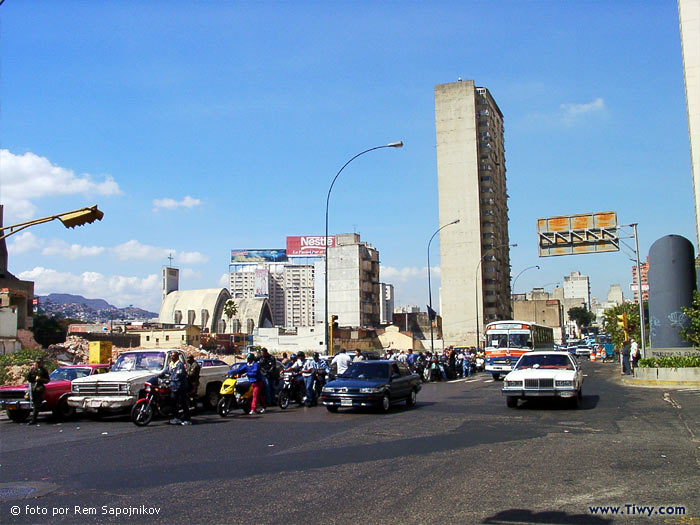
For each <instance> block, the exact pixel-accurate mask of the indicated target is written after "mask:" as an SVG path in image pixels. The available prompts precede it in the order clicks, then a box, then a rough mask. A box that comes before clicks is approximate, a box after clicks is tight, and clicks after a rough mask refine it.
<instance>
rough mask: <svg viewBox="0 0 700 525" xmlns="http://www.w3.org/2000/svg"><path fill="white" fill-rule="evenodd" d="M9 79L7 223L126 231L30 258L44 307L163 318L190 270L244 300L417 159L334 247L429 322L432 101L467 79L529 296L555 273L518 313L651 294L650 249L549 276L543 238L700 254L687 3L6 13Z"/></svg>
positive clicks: (4, 132)
mask: <svg viewBox="0 0 700 525" xmlns="http://www.w3.org/2000/svg"><path fill="white" fill-rule="evenodd" d="M0 73H1V77H0V100H1V103H2V107H1V113H0V148H1V149H2V156H1V157H0V201H2V203H3V204H5V224H6V225H9V224H13V223H17V222H21V221H24V220H29V219H31V218H37V217H43V216H46V215H52V214H55V213H60V212H63V211H68V210H71V209H74V208H78V207H81V206H86V205H91V204H98V205H99V207H100V209H102V210H104V212H105V217H104V219H103V220H102V221H101V222H99V223H95V224H93V225H88V226H84V227H81V228H77V229H74V230H67V229H65V228H63V226H62V225H61V224H60V223H58V222H52V223H48V224H44V225H40V226H36V227H33V228H31V229H29V230H26V231H25V232H23V233H19V234H16V235H14V236H13V237H10V238H9V239H8V249H9V256H10V271H12V272H13V273H14V274H15V275H18V276H20V277H22V278H25V279H31V280H34V281H35V282H36V292H37V293H38V294H42V295H43V294H47V293H50V292H64V293H77V294H81V295H85V296H87V297H102V298H104V299H107V300H108V301H110V302H111V303H113V304H115V305H117V306H126V305H129V304H133V305H135V306H140V307H143V308H148V309H152V310H155V311H157V310H158V308H159V304H160V277H159V275H160V268H161V266H162V265H163V264H167V256H168V254H169V253H172V254H173V256H174V258H175V259H174V265H176V266H178V267H180V268H181V288H208V287H217V286H223V285H225V284H226V281H225V279H222V276H224V274H226V273H227V271H228V261H229V254H230V250H231V249H233V248H284V245H285V238H286V236H287V235H318V234H322V233H323V226H324V206H325V198H326V193H327V191H328V186H329V184H330V181H331V180H332V178H333V176H334V175H335V173H336V172H337V170H338V169H339V168H340V167H341V166H342V165H343V164H344V163H345V162H346V161H347V160H348V159H349V158H350V157H352V156H353V155H355V154H356V153H358V152H360V151H362V150H364V149H366V148H370V147H373V146H377V145H382V144H386V143H388V142H392V141H395V140H403V141H404V143H405V147H404V148H403V149H401V150H393V149H384V150H379V151H376V152H372V153H369V154H367V155H364V156H363V157H361V158H359V159H357V160H356V161H354V162H353V163H352V164H351V165H350V166H348V168H347V169H346V170H345V171H344V172H343V175H342V176H341V178H340V179H339V180H338V182H337V184H336V186H335V187H334V189H333V195H332V198H331V216H330V230H331V233H342V232H351V231H357V232H360V234H361V235H362V239H363V240H366V241H368V242H370V243H371V244H372V245H374V246H375V247H376V248H378V249H379V252H380V258H381V262H382V280H383V281H386V282H391V283H393V284H394V285H395V287H396V295H397V303H398V304H420V305H422V306H423V307H424V305H425V304H426V303H427V283H426V273H427V272H426V264H427V261H426V246H427V241H428V239H429V238H430V236H431V235H432V233H433V232H434V231H435V230H436V229H437V228H438V226H439V224H438V211H437V209H438V208H437V173H436V155H435V122H434V116H435V113H434V95H433V89H434V85H435V84H440V83H446V82H453V81H456V80H457V78H458V77H462V78H464V79H473V80H474V81H475V82H476V84H477V85H479V86H485V87H487V88H488V89H489V90H490V91H491V93H492V95H493V96H494V98H495V99H496V101H497V103H498V104H499V106H500V108H501V110H502V112H503V114H504V117H505V129H506V167H507V170H508V172H507V178H508V193H509V195H510V200H509V207H510V237H511V242H515V243H518V247H517V248H514V249H513V250H512V252H511V262H512V267H513V276H515V275H517V274H518V273H519V272H520V271H521V270H522V269H524V268H527V267H529V266H532V265H539V266H540V267H541V269H540V270H535V269H532V270H528V271H526V272H525V273H523V274H522V276H521V277H520V278H519V279H518V282H517V286H516V290H515V291H516V292H524V291H526V290H529V289H531V288H532V287H533V286H543V285H546V284H549V287H548V289H550V288H551V287H552V286H554V285H553V284H550V283H554V282H557V281H560V280H561V279H562V277H563V276H564V275H567V274H568V273H569V272H570V271H572V270H579V271H581V272H582V273H584V274H588V275H590V277H591V286H592V291H593V294H594V295H596V296H599V297H604V296H605V295H606V294H607V290H608V287H609V285H610V284H613V283H619V284H621V285H623V289H625V290H626V295H627V296H628V297H630V296H631V294H630V292H629V283H630V281H631V265H632V262H631V261H630V260H629V257H630V254H631V251H629V250H628V253H623V252H620V253H615V254H604V255H578V256H570V257H552V258H543V259H540V258H539V257H538V254H537V236H536V225H535V220H536V218H538V217H546V216H553V215H561V214H573V213H587V212H596V211H609V210H613V211H616V212H617V213H618V220H619V221H620V222H621V223H624V224H628V223H631V222H638V223H639V233H640V251H641V254H642V258H644V257H646V255H647V253H648V249H649V247H650V246H651V244H652V243H653V242H654V241H655V240H657V239H658V238H660V237H662V236H664V235H667V234H671V233H673V234H679V235H683V236H685V237H687V238H689V239H690V240H691V241H692V242H693V244H695V227H694V211H693V204H692V182H691V172H690V154H689V146H688V126H687V116H686V106H685V93H684V86H683V69H682V57H681V48H680V36H679V31H678V13H677V7H676V3H675V2H671V1H663V2H662V1H644V2H641V1H637V2H627V1H617V2H587V1H581V2H565V1H557V2H549V1H539V2H535V1H530V2H508V1H505V2H486V1H483V2H464V1H460V2H447V1H444V2H440V1H436V2H410V1H409V2H407V1H401V2H398V1H397V2H360V1H355V2H343V1H338V2H320V1H319V2H305V1H296V2H292V1H289V2H265V1H263V2H232V1H230V2H229V1H217V2H215V1H188V2H184V1H175V2H172V1H170V2H165V1H158V0H152V1H149V2H136V1H110V0H103V1H100V2H89V1H71V0H64V1H61V2H55V1H31V2H28V1H19V0H6V1H5V2H4V3H3V4H2V6H0ZM436 240H437V239H436ZM629 244H630V246H631V245H632V242H631V241H629ZM431 263H432V265H433V266H436V267H437V266H439V247H438V244H437V243H436V242H435V241H434V242H433V245H432V252H431ZM435 279H436V281H435V282H434V283H433V287H434V288H433V289H434V290H436V289H437V288H438V286H439V271H438V269H436V270H435ZM435 302H436V303H437V298H435Z"/></svg>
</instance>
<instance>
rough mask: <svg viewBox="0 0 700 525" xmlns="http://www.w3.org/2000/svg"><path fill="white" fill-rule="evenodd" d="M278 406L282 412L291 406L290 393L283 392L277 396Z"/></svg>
mask: <svg viewBox="0 0 700 525" xmlns="http://www.w3.org/2000/svg"><path fill="white" fill-rule="evenodd" d="M277 404H278V405H279V407H280V408H281V409H282V410H284V409H286V408H287V407H288V406H289V392H287V391H286V390H282V392H280V393H279V394H278V395H277Z"/></svg>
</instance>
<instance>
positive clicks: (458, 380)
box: [448, 379, 466, 383]
mask: <svg viewBox="0 0 700 525" xmlns="http://www.w3.org/2000/svg"><path fill="white" fill-rule="evenodd" d="M462 381H466V380H465V379H453V380H452V381H448V383H460V382H462Z"/></svg>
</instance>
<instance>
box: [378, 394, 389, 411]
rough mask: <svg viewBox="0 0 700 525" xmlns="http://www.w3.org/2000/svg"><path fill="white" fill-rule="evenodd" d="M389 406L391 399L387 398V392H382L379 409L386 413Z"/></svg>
mask: <svg viewBox="0 0 700 525" xmlns="http://www.w3.org/2000/svg"><path fill="white" fill-rule="evenodd" d="M390 408H391V399H389V394H384V397H382V404H381V405H379V409H380V410H381V411H382V412H384V413H385V414H386V413H387V412H389V409H390Z"/></svg>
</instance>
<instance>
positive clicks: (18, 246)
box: [7, 232, 44, 255]
mask: <svg viewBox="0 0 700 525" xmlns="http://www.w3.org/2000/svg"><path fill="white" fill-rule="evenodd" d="M43 243H44V241H42V240H41V239H39V237H37V236H36V235H34V234H33V233H32V232H22V233H18V234H17V235H13V236H12V237H10V241H9V242H8V247H7V249H8V251H9V253H11V254H13V255H14V254H20V253H25V252H33V251H36V250H38V249H40V248H41V246H42V244H43Z"/></svg>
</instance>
